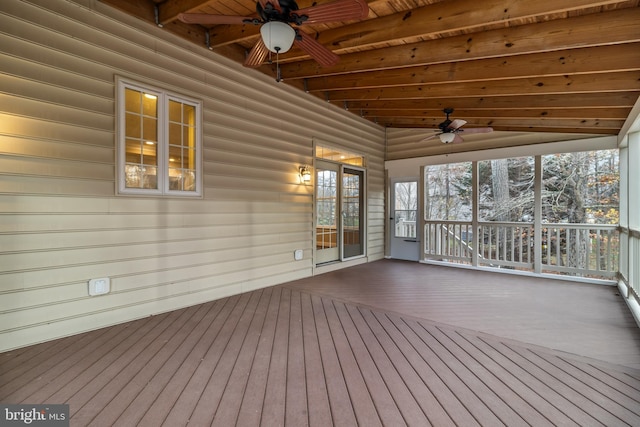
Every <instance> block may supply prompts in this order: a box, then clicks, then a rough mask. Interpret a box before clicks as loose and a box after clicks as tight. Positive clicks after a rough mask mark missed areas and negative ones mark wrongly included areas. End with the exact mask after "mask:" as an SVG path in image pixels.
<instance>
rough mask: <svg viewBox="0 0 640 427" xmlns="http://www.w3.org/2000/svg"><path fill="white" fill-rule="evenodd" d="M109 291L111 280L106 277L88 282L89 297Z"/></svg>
mask: <svg viewBox="0 0 640 427" xmlns="http://www.w3.org/2000/svg"><path fill="white" fill-rule="evenodd" d="M110 291H111V280H110V279H109V278H108V277H101V278H99V279H91V280H89V295H91V296H92V297H93V296H96V295H104V294H108V293H109V292H110Z"/></svg>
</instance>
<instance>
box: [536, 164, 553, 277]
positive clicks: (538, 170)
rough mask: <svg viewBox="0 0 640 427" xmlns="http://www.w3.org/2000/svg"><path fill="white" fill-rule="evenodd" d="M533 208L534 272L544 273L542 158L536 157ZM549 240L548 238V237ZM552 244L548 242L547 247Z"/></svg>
mask: <svg viewBox="0 0 640 427" xmlns="http://www.w3.org/2000/svg"><path fill="white" fill-rule="evenodd" d="M533 194H534V200H535V202H534V206H533V271H534V273H536V274H540V273H542V156H536V157H535V185H534V190H533ZM547 239H548V237H547ZM549 243H550V242H547V245H548V244H549Z"/></svg>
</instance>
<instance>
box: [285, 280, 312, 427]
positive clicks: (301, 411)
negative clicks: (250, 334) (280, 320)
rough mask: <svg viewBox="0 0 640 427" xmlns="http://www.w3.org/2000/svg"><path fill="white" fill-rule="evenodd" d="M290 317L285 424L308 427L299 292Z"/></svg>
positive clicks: (294, 295) (294, 296)
mask: <svg viewBox="0 0 640 427" xmlns="http://www.w3.org/2000/svg"><path fill="white" fill-rule="evenodd" d="M289 307H290V312H289V314H290V316H289V347H288V353H287V361H288V363H287V376H286V381H287V386H286V389H285V396H286V401H285V408H286V412H285V424H286V425H292V426H300V427H304V426H308V425H309V413H308V411H307V390H308V387H307V382H306V376H305V375H306V366H305V360H304V356H305V350H304V330H303V327H302V321H303V316H302V301H301V294H300V293H299V292H292V294H291V302H290V306H289Z"/></svg>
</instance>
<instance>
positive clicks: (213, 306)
mask: <svg viewBox="0 0 640 427" xmlns="http://www.w3.org/2000/svg"><path fill="white" fill-rule="evenodd" d="M223 306H224V301H216V302H214V303H209V304H203V305H202V306H201V307H202V309H203V310H204V311H205V312H204V313H201V315H202V318H201V319H200V321H199V322H198V323H197V324H196V325H193V324H191V323H189V324H188V325H185V326H186V327H192V329H191V330H190V331H184V332H185V334H184V337H185V338H184V340H183V341H181V342H180V345H179V347H177V348H176V349H175V351H174V352H173V353H172V354H170V357H169V358H168V359H167V360H166V361H165V362H164V363H163V365H162V366H161V367H160V368H159V369H158V370H157V371H156V372H155V374H154V375H153V377H152V378H151V379H149V380H148V382H147V384H146V385H145V386H144V387H143V388H142V389H141V390H140V391H139V392H138V394H137V395H136V396H135V397H134V398H133V399H132V400H131V401H130V404H129V406H128V407H127V408H126V409H125V410H124V411H123V412H122V414H120V416H119V417H118V419H116V420H115V422H114V423H113V425H125V424H130V425H138V424H139V423H140V422H141V419H142V417H143V416H144V412H143V411H140V410H139V409H138V408H149V407H151V406H152V405H153V403H154V402H155V401H156V399H157V398H158V396H159V395H160V394H161V393H162V391H163V390H164V389H165V387H166V386H167V385H168V384H169V383H170V382H171V380H172V379H174V378H175V376H176V373H177V372H178V371H179V370H180V369H181V367H183V366H185V364H186V363H188V360H189V357H190V355H193V354H194V352H195V351H196V349H197V347H198V345H199V343H201V342H202V340H203V339H204V337H205V335H206V332H207V330H208V329H209V328H210V327H212V324H213V322H214V319H215V318H216V317H217V315H218V314H219V313H220V311H221V310H222V307H223ZM196 357H197V356H196Z"/></svg>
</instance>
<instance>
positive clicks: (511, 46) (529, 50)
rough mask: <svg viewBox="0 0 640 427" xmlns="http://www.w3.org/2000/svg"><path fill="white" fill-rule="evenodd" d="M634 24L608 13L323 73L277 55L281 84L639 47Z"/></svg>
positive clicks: (345, 63)
mask: <svg viewBox="0 0 640 427" xmlns="http://www.w3.org/2000/svg"><path fill="white" fill-rule="evenodd" d="M638 22H640V8H630V9H624V10H614V11H610V12H602V13H596V14H591V15H584V16H578V17H575V18H568V19H562V20H555V21H549V22H543V23H537V24H528V25H522V26H518V27H512V28H503V29H499V30H492V31H486V32H481V33H473V34H464V35H459V36H454V37H447V38H443V39H438V40H428V41H423V42H419V43H412V44H406V45H401V46H393V47H388V48H382V49H378V50H376V51H375V54H372V53H371V52H368V51H362V52H356V53H351V54H343V55H341V57H340V61H339V62H338V64H337V65H335V66H333V67H328V68H322V67H320V65H319V64H318V63H316V62H315V61H299V62H295V63H286V61H287V56H286V55H283V58H282V60H283V63H282V65H281V69H282V75H283V76H285V78H286V79H299V78H309V77H314V76H321V75H334V74H345V73H356V72H364V71H375V70H384V69H393V68H403V67H416V66H422V65H429V64H437V63H446V62H457V61H469V60H478V59H485V58H496V57H505V56H511V55H521V54H533V53H540V52H549V51H554V50H564V49H573V48H580V47H591V46H603V45H613V44H620V43H630V42H640V26H638ZM354 37H357V36H356V35H354ZM295 59H299V58H295Z"/></svg>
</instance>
